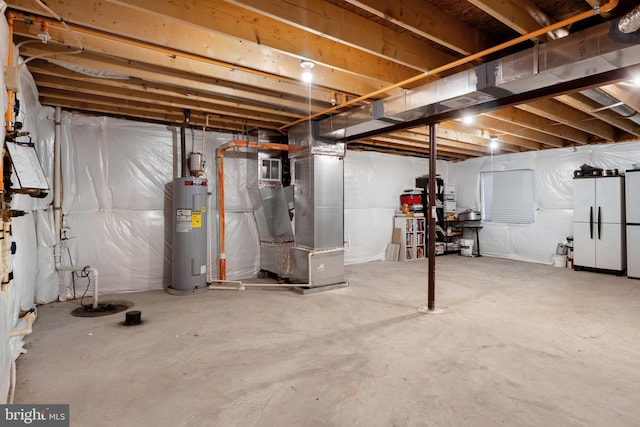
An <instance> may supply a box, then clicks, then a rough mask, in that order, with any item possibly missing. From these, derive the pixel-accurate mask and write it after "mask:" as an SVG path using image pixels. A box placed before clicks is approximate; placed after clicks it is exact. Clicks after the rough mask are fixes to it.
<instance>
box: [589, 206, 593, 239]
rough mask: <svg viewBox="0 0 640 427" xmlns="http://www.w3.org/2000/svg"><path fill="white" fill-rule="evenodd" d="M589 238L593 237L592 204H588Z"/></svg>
mask: <svg viewBox="0 0 640 427" xmlns="http://www.w3.org/2000/svg"><path fill="white" fill-rule="evenodd" d="M589 238H590V239H593V206H589Z"/></svg>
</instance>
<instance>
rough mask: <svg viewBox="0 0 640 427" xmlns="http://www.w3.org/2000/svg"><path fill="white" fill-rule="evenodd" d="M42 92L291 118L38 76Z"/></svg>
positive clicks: (274, 118) (246, 116) (256, 117)
mask: <svg viewBox="0 0 640 427" xmlns="http://www.w3.org/2000/svg"><path fill="white" fill-rule="evenodd" d="M34 77H35V78H36V79H37V81H38V87H39V88H40V91H42V90H43V89H55V90H59V91H66V92H72V93H73V92H78V93H82V94H87V95H98V96H110V97H117V98H118V99H123V100H131V101H140V102H146V103H148V104H149V105H154V106H164V107H169V108H178V109H191V110H197V111H202V112H204V113H210V114H223V115H228V116H231V117H239V118H244V119H247V120H264V121H273V122H277V123H287V122H288V121H289V119H288V118H287V117H282V116H280V115H278V114H273V113H264V112H257V111H253V110H251V109H249V108H236V107H230V106H224V105H219V104H214V103H212V102H207V101H200V100H196V99H191V97H186V96H185V97H178V96H170V95H158V94H152V93H149V92H147V91H145V90H144V89H143V88H141V87H140V88H138V89H134V90H131V89H122V88H118V87H114V86H108V85H100V84H96V83H89V82H81V81H70V80H68V79H63V78H57V77H51V76H41V75H37V74H35V75H34Z"/></svg>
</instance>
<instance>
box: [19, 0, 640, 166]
mask: <svg viewBox="0 0 640 427" xmlns="http://www.w3.org/2000/svg"><path fill="white" fill-rule="evenodd" d="M7 3H8V6H9V9H8V11H15V12H18V15H17V18H16V19H15V20H14V34H15V36H14V41H15V42H16V43H20V42H25V41H29V40H35V42H29V43H25V44H23V45H22V46H20V49H19V50H20V54H21V55H22V56H23V57H24V58H29V57H34V56H40V55H42V56H43V57H42V58H35V59H33V60H31V61H30V62H29V63H28V67H29V69H30V71H31V73H32V74H33V76H34V78H35V81H36V84H37V86H38V90H39V92H40V102H41V103H42V104H43V105H51V106H60V107H62V108H65V109H68V110H71V111H77V112H81V113H87V114H96V115H111V116H118V117H125V118H130V119H135V120H146V121H152V122H160V123H170V124H175V125H178V124H180V123H182V122H183V120H184V110H185V109H189V110H190V111H191V125H192V126H196V127H202V126H203V125H204V124H205V122H206V121H207V120H208V123H209V125H210V126H211V128H212V129H214V128H215V129H218V130H228V131H232V132H243V131H246V130H253V129H256V128H259V129H264V130H266V131H270V132H272V133H273V134H277V133H278V131H279V130H280V131H282V130H284V129H283V127H285V126H286V125H287V124H290V123H292V122H294V121H296V120H298V119H301V118H304V117H306V116H307V115H308V114H309V113H310V112H311V113H317V112H320V111H323V110H325V109H327V108H329V107H331V106H332V100H334V101H335V102H336V103H337V104H338V105H340V104H342V103H344V102H345V101H346V100H349V99H353V98H355V97H358V96H362V95H367V94H369V93H371V92H374V91H377V90H380V89H383V88H386V87H387V86H390V85H392V84H394V83H397V82H400V81H403V80H405V79H407V78H410V77H413V76H416V75H418V74H420V73H421V72H424V71H428V70H432V69H434V68H436V67H439V66H442V65H444V64H448V63H450V62H452V61H454V60H457V59H459V58H463V57H465V56H466V55H469V54H472V53H475V52H478V51H481V50H483V49H486V48H489V47H492V46H495V45H497V44H499V43H501V42H504V41H507V40H511V39H513V38H515V37H517V36H519V35H521V34H525V33H528V32H531V31H534V30H537V29H539V28H541V27H543V26H545V25H548V24H550V23H555V22H558V21H560V20H562V19H565V18H568V17H571V16H574V15H576V14H578V13H581V12H585V11H589V10H592V7H593V6H594V5H597V4H604V3H606V1H604V0H600V1H598V0H587V1H585V0H563V1H559V0H540V1H532V0H519V1H514V0H511V1H494V0H446V1H438V2H436V1H431V0H429V1H426V0H404V1H402V2H398V1H388V0H347V1H339V0H330V1H320V0H306V1H293V2H292V1H290V0H271V1H262V0H229V1H223V0H211V1H207V2H199V1H195V0H182V1H180V0H177V1H157V0H127V1H115V0H83V1H79V0H75V1H70V0H48V1H47V2H46V4H47V6H48V7H49V8H51V10H53V11H54V12H55V13H56V14H57V15H59V16H60V17H61V18H62V19H64V21H65V22H67V23H68V25H69V26H70V28H71V29H72V30H73V31H74V34H71V33H70V32H69V31H68V30H66V29H65V28H63V26H62V25H61V24H60V23H59V22H56V21H55V20H53V21H51V22H50V23H49V24H48V25H47V27H48V28H43V27H42V25H41V23H40V21H41V19H40V18H42V17H51V14H50V13H49V12H48V11H47V10H45V9H44V8H43V7H42V6H41V5H39V4H38V2H37V1H35V0H9V1H8V2H7ZM637 5H638V2H637V1H631V0H620V2H619V4H618V6H617V7H616V8H615V9H614V10H613V11H612V12H611V13H608V14H605V15H604V16H603V17H599V16H598V17H594V19H593V21H594V22H584V23H582V22H581V23H579V24H575V25H574V28H573V29H571V30H572V32H573V31H575V27H580V26H588V25H590V24H593V23H597V22H602V21H603V20H604V19H607V20H609V19H614V18H615V17H618V16H621V15H623V14H625V13H627V12H629V11H630V10H632V9H633V8H634V7H635V6H637ZM24 14H26V15H28V16H26V17H25V16H24ZM25 18H26V19H25ZM589 21H591V20H589ZM43 30H46V31H48V33H49V35H50V36H51V40H50V41H49V42H48V43H46V44H44V43H41V42H39V39H38V34H39V33H41V32H42V31H43ZM569 30H570V29H568V28H566V29H563V30H557V31H555V32H554V33H549V34H548V35H547V36H546V37H544V38H543V39H542V40H540V41H541V42H545V41H550V40H553V39H556V38H559V37H563V36H564V35H566V34H567V32H568V31H569ZM78 41H79V42H80V43H81V44H82V47H83V51H82V52H81V53H77V54H71V53H72V52H73V51H77V45H78ZM531 46H533V44H532V43H531V42H527V43H523V44H521V45H519V46H518V47H516V48H511V49H510V50H509V51H505V52H501V53H498V54H494V55H492V58H497V57H501V56H504V55H506V54H508V53H512V52H514V51H515V50H518V49H524V48H530V47H531ZM303 59H305V60H311V61H313V62H314V63H315V67H314V68H313V69H312V72H313V76H314V80H313V83H312V85H311V87H309V85H307V84H306V83H304V82H302V80H301V77H302V71H303V69H302V68H301V66H300V63H301V60H303ZM483 60H486V58H485V59H483ZM479 63H480V61H475V62H474V63H472V64H469V65H466V66H463V67H458V68H455V69H452V70H449V71H447V72H446V73H443V74H442V75H438V76H430V77H429V78H428V79H423V80H422V81H420V82H417V83H416V84H424V83H427V82H428V81H430V80H433V79H435V78H441V77H445V76H446V75H450V74H452V73H455V72H458V71H462V70H463V69H464V68H469V67H471V66H473V65H477V64H479ZM628 74H629V75H627V74H624V75H623V76H622V77H621V76H620V75H619V74H618V75H615V78H614V77H612V80H611V81H607V82H605V84H603V85H601V86H600V87H598V88H596V90H590V91H586V92H585V91H584V90H572V91H569V92H568V93H563V94H562V95H559V96H556V97H554V98H545V99H536V100H532V101H531V102H527V103H524V104H518V105H513V106H509V107H504V108H500V109H497V110H493V111H490V112H486V113H483V114H482V115H479V116H477V117H476V119H475V122H474V123H473V124H471V125H465V124H463V123H462V122H461V120H459V119H455V120H449V121H444V122H442V123H440V125H439V126H438V135H437V143H438V156H439V157H440V158H445V159H467V158H471V157H477V156H484V155H487V154H489V153H490V152H491V148H490V139H489V137H490V136H491V135H494V136H497V137H498V140H499V148H497V149H495V151H494V153H514V152H521V151H530V150H540V149H547V148H558V147H567V146H574V145H585V144H592V143H614V142H622V141H632V140H639V139H640V124H639V123H638V122H639V120H635V119H634V118H637V117H638V116H636V115H635V114H638V113H640V102H639V101H638V99H640V86H636V85H634V84H633V83H632V82H631V81H632V79H633V78H634V76H633V75H632V74H631V73H628ZM414 86H415V85H414ZM402 89H403V88H395V89H392V90H388V91H385V92H383V93H381V94H380V95H377V96H375V97H372V98H371V99H370V101H373V100H375V99H379V98H385V97H388V96H391V95H397V94H399V93H400V92H401V91H402ZM580 89H584V88H580ZM368 101H369V100H368ZM612 107H613V108H612ZM348 146H349V147H350V148H352V149H374V150H377V151H385V152H394V153H413V154H419V155H425V154H428V151H429V150H428V130H427V128H426V127H425V126H419V127H416V128H413V129H403V130H401V131H396V132H394V133H391V134H385V135H377V136H371V137H367V138H364V139H360V140H358V141H351V142H349V144H348Z"/></svg>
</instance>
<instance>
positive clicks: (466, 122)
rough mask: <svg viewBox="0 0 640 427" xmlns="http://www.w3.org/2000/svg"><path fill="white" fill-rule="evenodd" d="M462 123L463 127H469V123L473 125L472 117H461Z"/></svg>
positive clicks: (468, 115)
mask: <svg viewBox="0 0 640 427" xmlns="http://www.w3.org/2000/svg"><path fill="white" fill-rule="evenodd" d="M462 123H464V124H465V125H470V124H471V123H473V116H472V115H470V114H467V115H465V116H462Z"/></svg>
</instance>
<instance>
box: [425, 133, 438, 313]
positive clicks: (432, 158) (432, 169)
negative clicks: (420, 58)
mask: <svg viewBox="0 0 640 427" xmlns="http://www.w3.org/2000/svg"><path fill="white" fill-rule="evenodd" d="M436 126H437V124H436V123H430V124H429V204H428V209H427V212H426V213H427V221H428V225H429V279H428V280H429V294H428V302H427V308H428V309H429V310H435V308H436V158H437V156H438V152H437V148H436Z"/></svg>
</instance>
